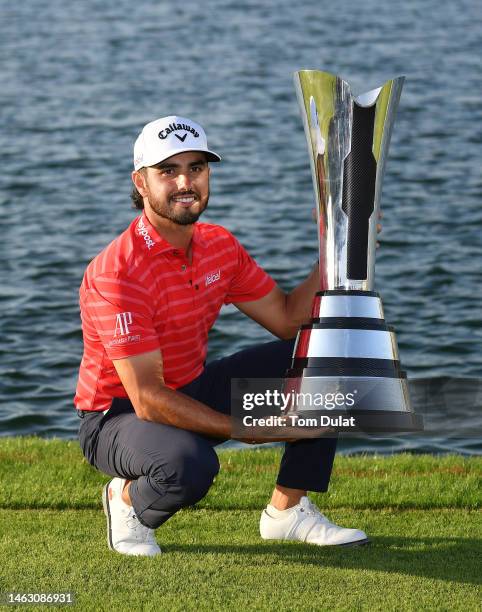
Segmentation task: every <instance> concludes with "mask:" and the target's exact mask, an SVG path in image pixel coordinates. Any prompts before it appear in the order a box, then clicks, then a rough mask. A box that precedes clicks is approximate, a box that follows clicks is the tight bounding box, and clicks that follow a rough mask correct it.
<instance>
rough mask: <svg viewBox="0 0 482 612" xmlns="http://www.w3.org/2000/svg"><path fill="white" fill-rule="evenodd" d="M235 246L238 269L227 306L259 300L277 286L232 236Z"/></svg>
mask: <svg viewBox="0 0 482 612" xmlns="http://www.w3.org/2000/svg"><path fill="white" fill-rule="evenodd" d="M231 238H232V240H233V241H234V246H235V257H236V268H235V270H234V274H233V277H232V279H231V283H230V286H229V289H228V293H227V295H226V297H225V299H224V303H225V304H233V303H236V302H251V301H254V300H259V299H261V298H262V297H264V296H265V295H268V293H269V292H270V291H271V290H272V289H273V288H274V287H275V286H276V283H275V281H274V280H273V279H272V278H271V276H270V275H269V274H268V273H267V272H265V271H264V270H263V268H261V267H260V266H259V265H258V264H257V263H256V262H255V260H254V259H253V258H252V257H251V256H250V255H249V253H248V252H247V251H246V249H245V248H244V247H243V246H242V245H241V244H240V243H239V242H238V240H237V239H236V238H235V237H234V236H232V235H231Z"/></svg>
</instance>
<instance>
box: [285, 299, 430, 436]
mask: <svg viewBox="0 0 482 612" xmlns="http://www.w3.org/2000/svg"><path fill="white" fill-rule="evenodd" d="M312 314H313V318H312V320H311V323H309V324H308V325H303V326H302V327H301V329H300V331H299V332H298V337H297V340H296V344H295V349H294V354H293V361H292V365H291V368H290V369H289V370H288V371H287V372H286V376H285V385H284V393H292V394H293V397H294V398H295V397H296V401H293V404H292V409H294V410H295V411H296V412H297V413H302V412H303V411H310V412H312V411H316V410H323V411H326V410H328V411H329V410H335V411H340V410H341V411H343V412H345V413H347V414H352V415H357V421H358V420H359V419H360V423H363V424H364V425H363V427H362V428H363V429H364V430H365V431H373V432H375V431H378V432H382V431H384V432H390V431H391V432H393V431H419V430H420V429H421V428H422V425H421V418H420V417H419V416H418V415H415V414H414V413H413V409H412V405H411V402H410V393H409V390H408V384H407V377H406V373H405V372H404V371H403V370H402V369H401V364H400V361H399V357H398V347H397V341H396V337H395V333H394V330H393V328H391V327H389V326H387V325H386V323H385V319H384V313H383V307H382V303H381V300H380V297H379V296H378V294H377V293H374V292H366V291H344V290H335V291H322V292H320V293H318V294H317V295H316V298H315V302H314V306H313V312H312ZM305 399H307V400H308V405H304V404H306V403H305Z"/></svg>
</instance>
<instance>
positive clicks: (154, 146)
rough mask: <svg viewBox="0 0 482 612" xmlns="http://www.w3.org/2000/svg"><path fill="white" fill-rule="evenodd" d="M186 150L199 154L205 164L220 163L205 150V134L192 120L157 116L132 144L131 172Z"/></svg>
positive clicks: (217, 158) (211, 153)
mask: <svg viewBox="0 0 482 612" xmlns="http://www.w3.org/2000/svg"><path fill="white" fill-rule="evenodd" d="M186 151H203V153H206V157H207V159H208V161H214V162H218V161H221V158H220V156H219V155H218V154H217V153H214V151H210V150H209V149H208V141H207V138H206V133H205V131H204V130H203V129H202V127H201V126H200V125H199V123H195V122H194V121H192V119H186V117H177V116H176V115H169V117H161V119H156V120H155V121H151V122H150V123H147V124H146V125H145V126H144V127H143V128H142V132H141V133H140V134H139V136H138V137H137V140H136V142H135V144H134V169H135V170H139V169H140V168H144V167H146V166H154V165H155V164H159V163H160V162H162V161H164V160H165V159H167V158H168V157H171V156H172V155H177V154H178V153H185V152H186Z"/></svg>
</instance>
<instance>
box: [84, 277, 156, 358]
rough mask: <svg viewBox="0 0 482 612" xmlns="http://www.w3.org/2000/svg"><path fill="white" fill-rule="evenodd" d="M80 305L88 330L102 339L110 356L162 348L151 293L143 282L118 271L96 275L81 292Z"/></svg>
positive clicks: (128, 354)
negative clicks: (154, 321) (121, 275)
mask: <svg viewBox="0 0 482 612" xmlns="http://www.w3.org/2000/svg"><path fill="white" fill-rule="evenodd" d="M80 308H81V316H82V322H83V329H84V334H87V335H89V334H90V335H91V336H92V337H91V338H90V340H92V341H95V340H97V341H100V342H101V343H102V345H103V347H104V349H105V352H106V353H107V356H108V357H109V359H122V358H125V357H133V356H134V355H140V354H141V353H147V352H149V351H153V350H155V349H157V348H159V340H158V337H157V333H156V330H155V328H154V324H153V316H152V314H153V313H152V309H151V297H150V294H149V291H148V290H147V289H146V288H145V287H143V286H142V285H141V284H139V283H136V282H135V281H132V280H125V279H122V278H119V277H118V276H115V275H112V276H110V275H105V276H101V277H96V278H95V279H94V280H93V281H92V282H91V285H90V287H89V288H88V289H84V291H83V292H81V296H80ZM96 336H97V338H96Z"/></svg>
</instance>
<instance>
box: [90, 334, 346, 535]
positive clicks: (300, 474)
mask: <svg viewBox="0 0 482 612" xmlns="http://www.w3.org/2000/svg"><path fill="white" fill-rule="evenodd" d="M292 353H293V341H281V340H279V341H275V342H269V343H267V344H262V345H258V346H254V347H251V348H248V349H245V350H243V351H240V352H238V353H235V354H234V355H231V356H230V357H225V358H222V359H217V360H215V361H212V362H211V363H209V364H208V365H206V367H205V369H204V372H203V373H202V374H201V375H200V376H199V377H198V378H196V379H195V380H194V381H193V382H191V383H189V384H188V385H186V386H185V387H182V388H180V389H178V391H180V392H182V393H185V394H186V395H189V396H191V397H193V398H195V399H197V400H199V401H200V402H203V403H204V404H206V405H208V406H210V407H211V408H213V409H214V410H216V411H218V412H222V413H224V414H230V410H231V406H230V399H231V378H282V377H283V376H284V373H285V371H286V369H287V368H288V367H289V365H290V361H291V355H292ZM79 439H80V445H81V448H82V451H83V453H84V456H85V457H86V459H87V460H88V461H89V463H90V464H91V465H93V466H94V467H96V468H97V469H98V470H100V471H102V472H105V473H106V474H109V475H110V476H118V477H121V478H127V479H129V480H132V483H131V485H130V488H129V494H130V498H131V501H132V505H133V507H134V510H135V513H136V515H137V517H138V518H139V520H140V521H141V523H142V524H144V525H145V526H146V527H150V528H152V529H155V528H156V527H159V525H162V523H164V522H165V521H167V520H168V519H169V518H170V517H171V516H172V515H173V514H175V513H176V512H177V511H178V510H180V509H181V508H184V507H186V506H190V505H192V504H195V503H196V502H198V501H199V500H200V499H202V498H203V497H204V496H205V495H206V493H207V492H208V490H209V488H210V486H211V485H212V483H213V480H214V478H215V476H216V475H217V473H218V471H219V461H218V457H217V454H216V452H215V450H214V447H215V446H216V445H218V444H221V443H222V442H223V440H219V439H214V438H210V437H208V436H203V435H200V434H197V433H194V432H192V431H187V430H185V429H179V428H177V427H172V426H170V425H163V424H162V423H153V422H150V421H143V420H142V419H139V418H138V417H137V415H136V413H135V411H134V408H133V406H132V404H131V403H130V401H129V400H124V399H114V401H113V403H112V407H111V409H110V410H109V412H107V414H105V415H104V414H103V413H99V412H93V413H84V418H82V421H81V425H80V429H79ZM335 450H336V439H334V438H320V439H314V440H312V439H310V440H297V441H296V442H290V443H287V444H286V445H285V450H284V454H283V457H282V459H281V465H280V469H279V473H278V477H277V481H276V482H277V484H279V485H281V486H284V487H290V488H293V489H302V490H307V491H318V492H322V491H326V490H327V489H328V483H329V480H330V475H331V470H332V466H333V460H334V457H335Z"/></svg>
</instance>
